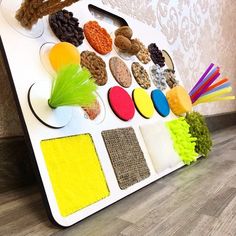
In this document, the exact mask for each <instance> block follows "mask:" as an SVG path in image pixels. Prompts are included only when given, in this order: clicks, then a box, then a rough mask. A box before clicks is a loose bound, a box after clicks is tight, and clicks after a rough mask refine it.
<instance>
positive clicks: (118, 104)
mask: <svg viewBox="0 0 236 236" xmlns="http://www.w3.org/2000/svg"><path fill="white" fill-rule="evenodd" d="M108 99H109V103H110V106H111V109H112V110H113V112H114V113H115V114H116V115H117V116H118V117H119V118H120V119H122V120H124V121H128V120H131V119H132V118H133V117H134V113H135V107H134V103H133V100H132V98H131V97H130V95H129V94H128V93H127V92H126V91H125V90H124V89H123V88H121V87H119V86H115V87H112V88H110V90H109V92H108Z"/></svg>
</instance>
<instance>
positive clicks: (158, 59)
mask: <svg viewBox="0 0 236 236" xmlns="http://www.w3.org/2000/svg"><path fill="white" fill-rule="evenodd" d="M148 51H149V52H150V54H151V58H152V61H153V63H154V64H155V65H159V66H160V67H163V66H165V58H164V57H163V55H162V52H161V50H159V48H158V47H157V45H156V44H155V43H151V44H150V45H149V46H148Z"/></svg>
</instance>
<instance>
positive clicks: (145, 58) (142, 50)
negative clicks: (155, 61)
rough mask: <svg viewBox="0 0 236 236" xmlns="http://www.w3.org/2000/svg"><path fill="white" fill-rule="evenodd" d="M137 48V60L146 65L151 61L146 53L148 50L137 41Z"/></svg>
mask: <svg viewBox="0 0 236 236" xmlns="http://www.w3.org/2000/svg"><path fill="white" fill-rule="evenodd" d="M137 42H138V44H139V46H140V50H139V52H138V53H137V58H138V59H139V61H140V62H142V63H143V64H147V63H149V62H150V61H151V58H150V53H149V51H148V49H147V48H146V47H145V45H144V44H143V43H142V42H140V41H139V40H137Z"/></svg>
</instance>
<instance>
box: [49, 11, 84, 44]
mask: <svg viewBox="0 0 236 236" xmlns="http://www.w3.org/2000/svg"><path fill="white" fill-rule="evenodd" d="M49 25H50V27H51V29H52V31H53V33H54V34H55V35H56V36H57V38H58V39H60V41H62V42H68V43H71V44H73V45H75V46H76V47H78V46H79V45H81V44H82V43H83V40H84V35H83V29H82V28H80V27H79V20H78V19H77V18H75V17H73V13H72V12H69V11H67V10H62V11H58V12H56V13H54V14H52V15H50V16H49Z"/></svg>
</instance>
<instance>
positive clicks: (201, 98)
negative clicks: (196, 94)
mask: <svg viewBox="0 0 236 236" xmlns="http://www.w3.org/2000/svg"><path fill="white" fill-rule="evenodd" d="M231 91H232V87H228V88H224V89H221V90H219V91H216V92H213V93H210V94H207V95H205V96H202V97H200V98H199V99H198V100H197V101H196V102H203V101H208V100H209V99H211V98H215V97H219V96H221V95H223V94H226V93H230V92H231Z"/></svg>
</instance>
